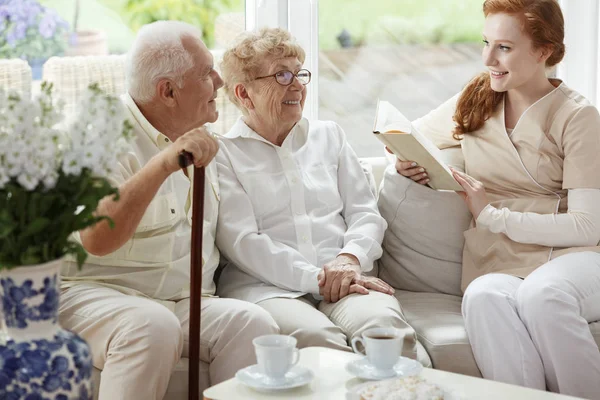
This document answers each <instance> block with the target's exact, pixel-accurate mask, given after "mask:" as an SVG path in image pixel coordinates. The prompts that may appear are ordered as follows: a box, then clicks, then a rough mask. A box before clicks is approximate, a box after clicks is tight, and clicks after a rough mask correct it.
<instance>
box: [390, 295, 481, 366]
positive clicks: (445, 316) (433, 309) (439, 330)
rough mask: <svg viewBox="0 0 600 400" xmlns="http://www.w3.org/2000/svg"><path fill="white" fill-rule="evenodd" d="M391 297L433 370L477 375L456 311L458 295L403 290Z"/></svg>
mask: <svg viewBox="0 0 600 400" xmlns="http://www.w3.org/2000/svg"><path fill="white" fill-rule="evenodd" d="M395 296H396V298H397V299H398V301H399V302H400V304H401V305H402V310H403V311H404V315H405V317H406V319H407V321H408V323H409V324H410V325H411V326H412V327H413V328H414V329H415V332H417V339H418V340H419V342H420V343H422V344H423V346H424V347H425V349H426V350H427V352H428V353H429V357H430V358H431V362H432V364H433V367H434V368H435V369H441V370H444V371H449V372H456V373H459V374H464V375H471V376H477V377H480V376H481V373H480V372H479V368H477V364H476V363H475V359H474V358H473V352H472V351H471V345H470V344H469V339H468V338H467V332H466V330H465V326H464V322H463V318H462V314H461V311H460V305H461V301H462V299H461V297H458V296H452V295H447V294H440V293H414V292H408V291H403V290H398V291H396V293H395Z"/></svg>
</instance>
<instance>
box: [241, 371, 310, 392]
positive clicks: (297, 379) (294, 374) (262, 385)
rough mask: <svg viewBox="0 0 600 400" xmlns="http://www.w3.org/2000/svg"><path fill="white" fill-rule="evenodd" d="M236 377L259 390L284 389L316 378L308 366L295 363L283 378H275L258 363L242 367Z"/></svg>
mask: <svg viewBox="0 0 600 400" xmlns="http://www.w3.org/2000/svg"><path fill="white" fill-rule="evenodd" d="M235 377H236V378H237V379H238V380H239V381H240V382H242V383H243V384H245V385H248V386H250V387H251V388H254V389H258V390H268V391H270V390H284V389H291V388H295V387H298V386H303V385H306V384H307V383H309V382H310V381H312V380H313V379H314V377H315V376H314V374H313V373H312V371H311V370H309V369H308V368H305V367H302V366H299V365H295V366H294V367H292V368H291V369H290V370H289V371H288V372H287V373H286V374H285V376H284V377H283V378H282V379H277V380H274V379H272V378H269V377H268V376H266V375H264V374H263V373H262V372H260V370H259V368H258V365H251V366H249V367H246V368H243V369H240V370H239V371H238V372H237V373H236V374H235Z"/></svg>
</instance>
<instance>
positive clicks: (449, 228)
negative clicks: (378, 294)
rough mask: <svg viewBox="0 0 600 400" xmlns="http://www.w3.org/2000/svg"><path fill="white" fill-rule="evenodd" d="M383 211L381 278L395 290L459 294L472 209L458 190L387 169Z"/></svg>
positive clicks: (391, 168)
mask: <svg viewBox="0 0 600 400" xmlns="http://www.w3.org/2000/svg"><path fill="white" fill-rule="evenodd" d="M378 204H379V211H380V212H381V215H382V216H383V218H385V220H386V221H387V222H388V229H387V231H386V233H385V237H384V239H383V245H382V246H383V255H382V257H381V259H380V261H379V277H380V278H381V279H383V280H384V281H386V282H388V283H389V284H390V285H392V286H393V287H395V288H397V289H401V290H409V291H414V292H433V293H446V294H453V295H461V294H462V292H461V289H460V280H461V268H462V249H463V245H464V237H463V232H464V231H465V230H466V229H467V228H468V226H469V223H470V222H471V213H470V212H469V210H468V208H467V206H466V205H465V203H464V201H463V200H462V199H461V198H460V197H459V196H458V195H457V194H456V193H455V192H448V191H435V190H432V189H430V188H429V187H426V186H423V185H419V184H417V183H415V182H413V181H412V180H411V179H408V178H405V177H403V176H402V175H400V174H398V172H397V171H396V169H395V168H394V165H393V164H390V165H389V166H388V167H387V169H386V170H385V174H384V178H383V182H382V185H381V190H380V192H379V200H378Z"/></svg>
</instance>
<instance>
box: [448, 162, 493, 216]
mask: <svg viewBox="0 0 600 400" xmlns="http://www.w3.org/2000/svg"><path fill="white" fill-rule="evenodd" d="M450 169H451V170H452V176H454V179H456V181H457V182H458V183H459V185H460V186H462V188H463V189H465V191H464V192H456V193H458V195H459V196H460V197H462V199H463V200H464V201H465V202H466V203H467V206H468V207H469V210H470V211H471V214H472V215H473V218H474V219H475V220H476V219H477V217H478V216H479V214H481V211H483V209H484V208H485V207H486V206H487V205H488V204H490V201H489V200H488V197H487V194H486V193H485V187H484V186H483V183H481V182H479V181H478V180H477V179H475V178H473V177H471V176H469V175H467V174H465V173H464V172H460V171H458V170H455V169H454V168H452V167H450Z"/></svg>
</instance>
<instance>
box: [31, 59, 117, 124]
mask: <svg viewBox="0 0 600 400" xmlns="http://www.w3.org/2000/svg"><path fill="white" fill-rule="evenodd" d="M42 79H43V80H44V81H47V82H51V83H52V84H54V91H55V94H56V95H57V96H60V97H61V98H62V99H63V100H64V101H65V112H66V113H67V114H71V113H72V112H74V111H75V108H76V105H77V104H78V103H79V100H81V96H82V95H83V93H84V92H85V89H86V88H87V87H88V86H89V85H90V84H92V83H98V85H99V86H100V89H102V90H104V91H105V92H107V93H109V94H112V95H121V94H123V93H125V56H123V55H110V56H85V57H84V56H75V57H52V58H50V59H49V60H48V61H46V63H45V64H44V72H43V76H42Z"/></svg>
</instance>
